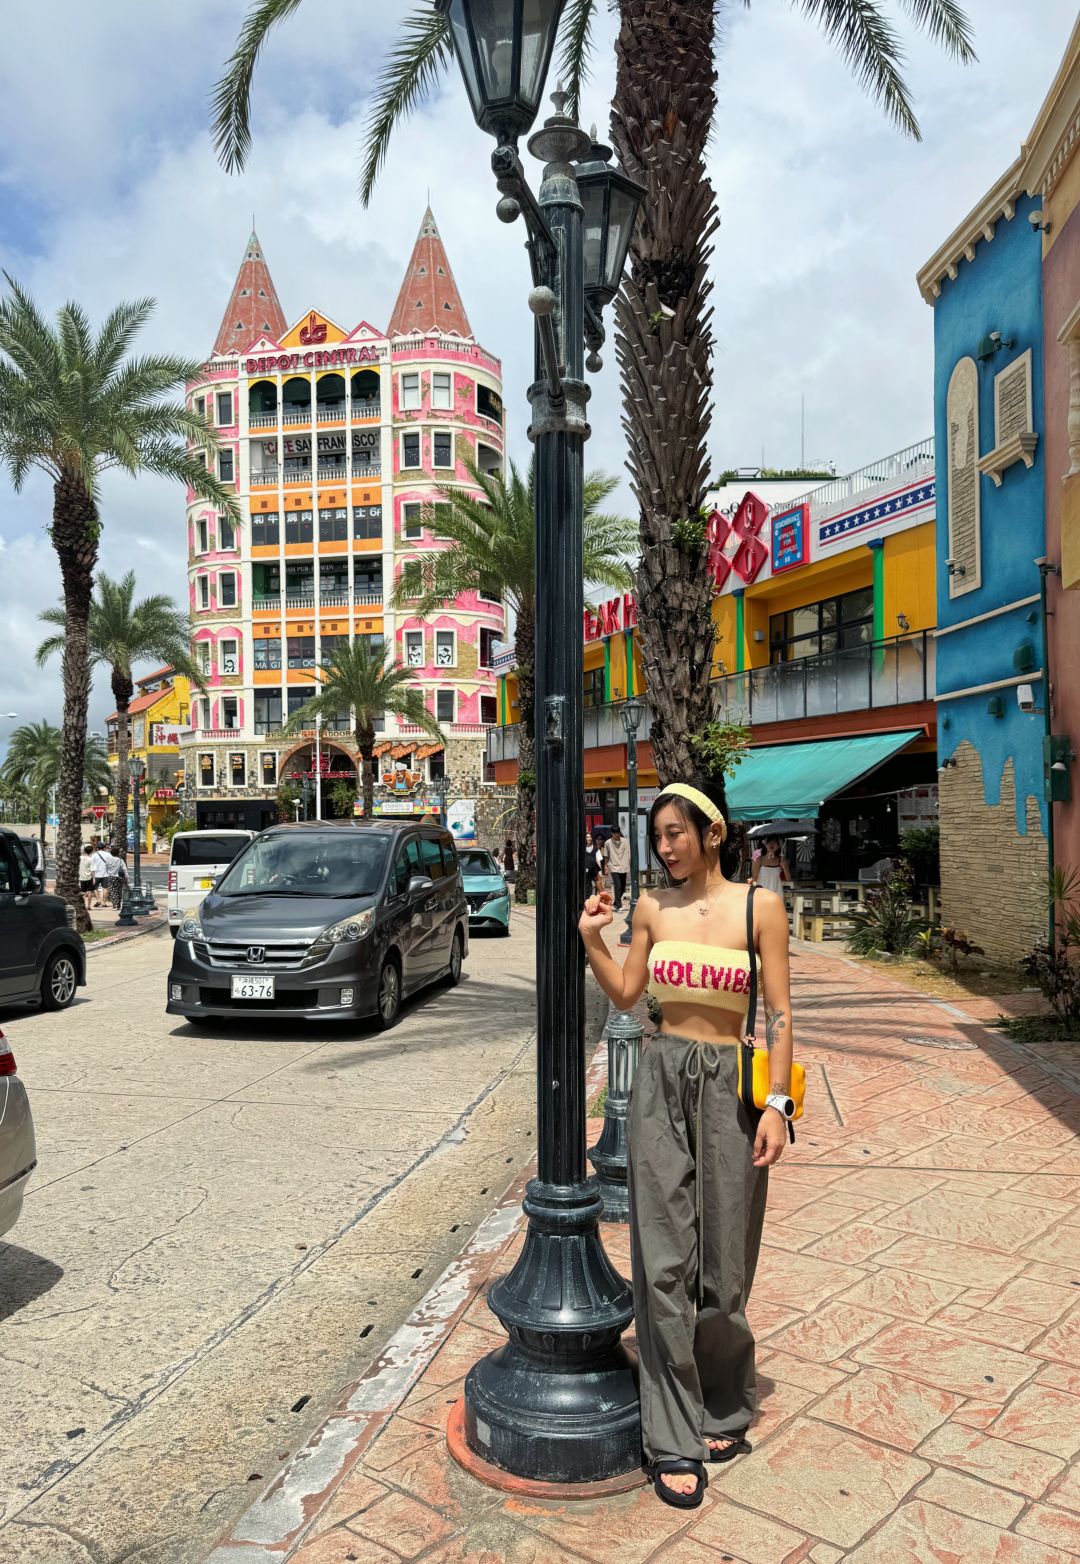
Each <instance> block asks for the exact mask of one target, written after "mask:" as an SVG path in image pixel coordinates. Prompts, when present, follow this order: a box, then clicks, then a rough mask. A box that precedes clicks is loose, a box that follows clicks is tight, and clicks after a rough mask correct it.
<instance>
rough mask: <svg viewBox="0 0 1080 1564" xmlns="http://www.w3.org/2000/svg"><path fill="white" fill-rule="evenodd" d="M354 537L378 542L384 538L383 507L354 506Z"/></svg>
mask: <svg viewBox="0 0 1080 1564" xmlns="http://www.w3.org/2000/svg"><path fill="white" fill-rule="evenodd" d="M352 518H353V537H354V538H365V539H368V540H371V539H375V540H376V541H378V540H380V539H381V538H382V506H381V505H354V506H353V513H352Z"/></svg>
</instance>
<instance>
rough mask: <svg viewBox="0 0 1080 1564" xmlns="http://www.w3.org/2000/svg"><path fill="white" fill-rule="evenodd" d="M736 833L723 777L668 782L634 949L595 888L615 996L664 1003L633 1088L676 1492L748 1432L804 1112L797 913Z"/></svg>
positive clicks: (658, 1409)
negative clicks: (792, 971) (794, 1129)
mask: <svg viewBox="0 0 1080 1564" xmlns="http://www.w3.org/2000/svg"><path fill="white" fill-rule="evenodd" d="M740 835H741V833H740V832H739V831H738V829H732V828H730V827H729V825H728V821H727V801H726V797H725V794H724V788H723V786H722V785H721V784H710V783H707V782H705V781H703V780H701V779H695V780H694V782H693V783H691V784H685V783H676V784H673V785H669V786H668V787H666V788H665V789H663V790H662V791H661V793H660V795H659V796H658V798H657V799H656V802H655V803H654V805H653V807H652V809H651V810H650V813H649V844H650V849H651V851H652V852H653V853H654V854H655V856H656V857H657V859H658V860H659V862H660V865H661V867H662V868H663V870H664V872H665V878H666V882H667V888H665V889H657V890H652V891H646V892H642V894H641V896H640V899H639V901H638V904H637V908H636V911H635V916H634V931H633V941H632V943H631V945H630V949H629V952H628V954H627V957H626V964H625V966H623V967H620V966H619V965H618V963H617V962H616V961H615V960H614V958H613V957H612V956H611V954H610V953H609V952H608V950H607V947H606V946H605V944H604V940H603V934H602V931H603V929H604V928H605V927H606V925H607V924H609V923H610V922H611V919H612V906H613V899H612V897H611V896H610V895H609V894H607V893H604V894H602V895H599V896H596V897H594V898H591V899H590V900H589V901H588V902H587V903H586V905H585V910H584V911H583V913H582V915H581V920H580V923H579V928H580V930H581V935H582V939H583V940H584V944H585V950H586V953H587V955H588V959H589V965H590V966H591V967H592V970H593V973H594V974H595V976H596V978H597V981H598V982H599V984H600V986H601V988H603V990H604V992H605V993H606V994H607V996H608V998H609V999H610V1000H611V1001H612V1003H613V1004H614V1005H615V1006H616V1007H617V1008H618V1009H619V1010H629V1009H630V1008H631V1007H632V1006H633V1005H634V1004H636V1002H637V1001H638V1000H639V999H640V998H641V995H642V994H643V993H644V991H645V987H646V984H648V988H649V992H650V994H652V995H653V997H654V998H655V999H656V1000H657V1001H658V1003H659V1005H660V1007H661V1010H662V1015H663V1019H662V1021H661V1025H660V1030H659V1031H658V1032H657V1034H656V1035H655V1036H654V1037H653V1038H652V1039H651V1040H650V1042H649V1044H648V1047H647V1048H646V1050H645V1052H644V1053H643V1055H642V1057H641V1061H640V1063H639V1065H638V1069H637V1076H636V1078H635V1081H634V1086H633V1092H632V1097H631V1107H630V1120H629V1156H628V1174H629V1193H630V1242H631V1261H632V1267H633V1282H634V1317H635V1322H636V1329H637V1348H638V1359H639V1363H640V1393H641V1431H642V1443H643V1445H644V1449H645V1455H646V1458H647V1461H648V1467H649V1474H650V1477H651V1479H652V1482H653V1485H654V1487H655V1490H656V1493H657V1494H658V1496H659V1497H660V1498H661V1499H662V1500H663V1501H664V1502H665V1503H666V1504H670V1505H674V1506H676V1507H677V1508H680V1509H690V1508H693V1507H694V1506H696V1505H698V1504H700V1503H701V1500H702V1497H703V1495H704V1492H705V1487H706V1485H707V1483H708V1476H707V1473H706V1469H705V1464H704V1463H705V1462H707V1461H708V1462H719V1461H730V1460H732V1459H734V1458H735V1457H736V1456H738V1455H740V1454H744V1453H746V1452H748V1451H749V1448H750V1447H749V1445H748V1444H747V1443H746V1440H745V1438H744V1436H745V1434H746V1430H747V1428H748V1427H749V1424H750V1420H751V1418H752V1417H753V1414H754V1411H755V1408H756V1382H755V1371H754V1338H753V1336H752V1335H751V1332H750V1327H749V1325H748V1324H747V1320H746V1302H747V1298H748V1296H749V1293H750V1288H751V1284H752V1283H753V1279H754V1269H755V1266H756V1264H757V1258H758V1249H759V1246H760V1243H761V1230H762V1224H763V1221H764V1217H765V1198H766V1191H767V1185H768V1170H769V1167H770V1166H771V1165H772V1164H773V1163H775V1162H776V1160H777V1159H778V1158H779V1156H780V1155H781V1153H782V1152H783V1149H784V1146H785V1145H786V1144H787V1139H788V1132H789V1124H790V1118H791V1116H792V1115H793V1114H794V1112H795V1104H794V1102H793V1100H792V1099H791V1097H790V1096H789V1090H790V1084H791V1081H790V1078H791V993H790V981H789V975H788V930H787V916H786V914H785V911H784V906H783V903H782V902H781V901H779V900H778V899H777V898H776V897H774V896H772V895H770V894H768V892H764V891H759V890H758V888H757V886H756V885H752V886H751V887H750V888H749V889H747V888H746V886H745V884H740V883H738V880H737V878H736V876H737V875H738V870H739V864H740V861H741V851H740V848H741V844H740V842H739V840H738V838H739V836H740ZM759 969H760V975H761V983H762V986H763V988H764V995H765V1016H766V1039H767V1042H768V1045H769V1057H768V1064H769V1082H770V1089H769V1091H768V1094H767V1098H766V1105H765V1106H764V1107H763V1109H762V1110H761V1111H758V1110H757V1109H756V1108H755V1109H754V1110H750V1109H748V1108H747V1107H746V1105H745V1104H744V1102H743V1100H742V1095H741V1093H740V1090H739V1085H740V1072H741V1067H742V1059H741V1057H740V1056H743V1055H745V1054H747V1053H748V1052H749V1050H747V1049H744V1048H743V1047H742V1046H741V1042H740V1038H741V1033H742V1027H743V1020H744V1017H745V1016H746V1014H747V1011H748V1009H749V1005H750V995H751V993H752V995H753V1000H754V1002H755V1007H756V997H757V985H758V972H759ZM751 1025H752V1023H751ZM752 1073H753V1072H752ZM753 1096H754V1097H756V1096H757V1093H756V1091H755V1092H753Z"/></svg>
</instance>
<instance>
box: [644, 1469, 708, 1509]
mask: <svg viewBox="0 0 1080 1564" xmlns="http://www.w3.org/2000/svg"><path fill="white" fill-rule="evenodd" d="M684 1474H685V1475H687V1476H689V1477H696V1478H697V1487H696V1488H695V1489H694V1491H693V1493H677V1492H676V1490H675V1489H674V1488H669V1487H668V1485H667V1483H665V1482H661V1481H660V1479H661V1477H664V1476H667V1477H681V1476H683V1475H684ZM649 1477H650V1479H651V1480H652V1485H653V1487H654V1488H655V1489H656V1492H657V1495H658V1497H659V1498H661V1499H663V1501H664V1503H665V1504H670V1505H671V1506H672V1508H673V1509H676V1510H696V1509H697V1507H698V1505H699V1504H700V1503H701V1501H702V1499H703V1498H704V1497H705V1490H706V1488H707V1487H708V1486H709V1474H708V1472H706V1470H705V1466H704V1463H703V1462H701V1461H692V1460H690V1459H689V1458H688V1457H687V1456H676V1457H673V1458H671V1459H670V1460H664V1459H662V1460H659V1461H653V1463H652V1465H651V1466H650V1467H649Z"/></svg>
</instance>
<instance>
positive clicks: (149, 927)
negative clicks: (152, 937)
mask: <svg viewBox="0 0 1080 1564" xmlns="http://www.w3.org/2000/svg"><path fill="white" fill-rule="evenodd" d="M168 926H169V922H168V919H167V918H156V919H155V920H154V921H153V922H152V923H145V924H143V926H142V927H141V928H137V929H133V930H132V931H131V933H130V934H129V933H128V932H127V930H125V931H124V933H123V934H110V935H109V936H108V938H107V939H95V940H91V941H90V943H89V945H87V946H86V954H87V956H92V955H93V954H94V952H95V951H98V950H109V949H110V948H111V947H112V946H113V945H123V944H125V943H126V942H127V941H128V940H133V939H138V938H139V936H140V935H142V934H156V933H157V932H158V930H159V929H166V928H168Z"/></svg>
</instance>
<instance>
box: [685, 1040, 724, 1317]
mask: <svg viewBox="0 0 1080 1564" xmlns="http://www.w3.org/2000/svg"><path fill="white" fill-rule="evenodd" d="M723 1046H727V1047H730V1046H731V1045H730V1044H726V1045H724V1044H717V1043H697V1044H696V1045H695V1046H694V1047H693V1048H691V1049H690V1050H689V1052H688V1053H687V1055H686V1064H685V1066H684V1069H685V1071H686V1079H687V1080H688V1081H690V1082H691V1083H692V1084H693V1085H694V1087H695V1097H696V1102H695V1106H694V1210H695V1213H696V1215H697V1301H698V1307H699V1308H700V1307H701V1305H702V1304H703V1303H704V1302H705V1222H704V1215H705V1194H704V1188H703V1185H702V1178H701V1114H702V1107H703V1103H704V1096H705V1077H706V1076H707V1075H716V1074H717V1072H718V1071H719V1069H720V1049H721V1047H723Z"/></svg>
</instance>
